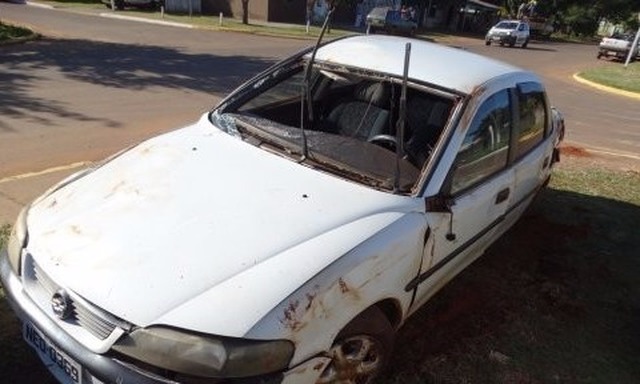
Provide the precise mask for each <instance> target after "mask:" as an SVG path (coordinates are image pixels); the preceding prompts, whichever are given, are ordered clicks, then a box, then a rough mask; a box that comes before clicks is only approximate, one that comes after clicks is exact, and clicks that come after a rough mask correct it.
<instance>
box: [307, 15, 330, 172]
mask: <svg viewBox="0 0 640 384" xmlns="http://www.w3.org/2000/svg"><path fill="white" fill-rule="evenodd" d="M333 10H334V8H333V7H332V8H331V9H329V12H327V16H326V17H325V19H324V24H323V25H322V30H321V31H320V35H319V36H318V41H316V45H315V46H314V47H313V51H312V52H311V58H310V59H309V61H308V62H307V65H306V67H305V69H304V79H303V83H302V92H303V94H302V97H301V100H300V133H301V137H302V157H301V158H300V161H304V160H305V159H306V158H307V157H308V156H309V148H308V147H307V134H306V132H305V128H304V107H305V100H306V105H307V119H308V121H309V125H311V126H313V100H312V99H311V85H310V82H311V70H312V68H313V62H314V60H315V59H316V53H317V52H318V48H319V47H320V43H321V42H322V38H323V37H324V33H325V32H326V30H327V27H328V26H329V20H330V19H331V14H332V13H333Z"/></svg>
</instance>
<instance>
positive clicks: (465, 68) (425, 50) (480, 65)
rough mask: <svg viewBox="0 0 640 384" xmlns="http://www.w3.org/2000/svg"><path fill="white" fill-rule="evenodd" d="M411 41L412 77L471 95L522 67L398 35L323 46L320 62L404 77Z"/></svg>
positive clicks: (351, 39)
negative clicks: (499, 77) (479, 87)
mask: <svg viewBox="0 0 640 384" xmlns="http://www.w3.org/2000/svg"><path fill="white" fill-rule="evenodd" d="M407 42H411V63H410V65H409V78H410V79H413V80H417V81H422V82H427V83H431V84H434V85H437V86H440V87H443V88H447V89H452V90H455V91H458V92H461V93H465V94H469V93H471V92H472V91H473V90H474V89H475V88H477V87H478V86H480V85H482V84H484V83H485V82H486V81H488V80H490V79H492V78H495V77H498V76H501V75H505V74H508V73H515V72H523V70H522V69H520V68H517V67H514V66H512V65H509V64H506V63H503V62H501V61H497V60H493V59H490V58H488V57H485V56H481V55H478V54H475V53H472V52H469V51H465V50H463V49H461V48H452V47H448V46H445V45H441V44H436V43H430V42H427V41H422V40H417V39H409V38H403V37H398V36H381V35H364V36H352V37H348V38H344V39H340V40H336V41H333V42H330V43H328V44H326V45H324V46H322V47H321V48H320V49H319V50H318V52H317V54H316V61H319V62H328V63H336V64H341V65H346V66H350V67H356V68H362V69H367V70H372V71H378V72H383V73H386V74H389V75H393V76H402V73H403V69H404V64H403V61H404V57H405V43H407Z"/></svg>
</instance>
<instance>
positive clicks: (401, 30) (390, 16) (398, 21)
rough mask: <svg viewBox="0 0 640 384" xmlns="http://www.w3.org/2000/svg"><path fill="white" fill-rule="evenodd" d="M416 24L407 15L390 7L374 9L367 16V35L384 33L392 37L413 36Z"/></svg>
mask: <svg viewBox="0 0 640 384" xmlns="http://www.w3.org/2000/svg"><path fill="white" fill-rule="evenodd" d="M417 29H418V24H417V23H416V22H415V21H414V20H413V19H412V18H411V16H410V15H409V14H408V13H403V12H401V11H398V10H395V9H392V8H391V7H376V8H374V9H372V10H371V12H369V14H368V15H367V33H368V34H369V33H376V32H378V31H385V32H386V33H388V34H392V35H407V36H413V35H415V33H416V30H417Z"/></svg>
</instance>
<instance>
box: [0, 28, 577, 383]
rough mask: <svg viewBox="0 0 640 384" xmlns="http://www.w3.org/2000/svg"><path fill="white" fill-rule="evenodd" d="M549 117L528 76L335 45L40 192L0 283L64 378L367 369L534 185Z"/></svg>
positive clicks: (369, 376)
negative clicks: (186, 122) (189, 121)
mask: <svg viewBox="0 0 640 384" xmlns="http://www.w3.org/2000/svg"><path fill="white" fill-rule="evenodd" d="M563 130H564V125H563V120H562V116H561V115H560V114H559V112H557V111H556V110H555V109H552V108H551V106H550V104H549V100H548V99H547V96H546V93H545V90H544V87H543V85H542V84H541V81H540V79H539V78H538V77H537V76H536V75H534V74H532V73H530V72H527V71H524V70H521V69H519V68H516V67H513V66H511V65H507V64H504V63H501V62H498V61H494V60H491V59H488V58H485V57H482V56H479V55H476V54H473V53H469V52H466V51H463V50H460V49H455V48H449V47H445V46H442V45H437V44H432V43H428V42H424V41H419V40H414V39H409V38H402V37H395V36H353V37H348V38H343V39H338V40H334V41H331V42H329V43H326V44H323V45H320V46H318V47H315V48H309V49H308V50H305V51H303V52H301V53H299V54H297V55H294V56H292V57H290V58H288V59H286V60H284V61H282V62H280V63H279V64H277V65H275V66H273V67H272V68H270V69H268V70H267V71H265V72H263V73H261V74H259V75H258V76H256V77H255V78H254V79H252V80H250V81H249V82H247V83H245V84H244V85H243V86H241V87H240V88H238V89H237V90H236V91H234V92H233V93H232V94H231V95H229V96H228V97H227V98H226V99H225V100H223V101H222V102H221V103H220V104H219V105H218V106H217V107H216V108H215V109H213V111H211V112H210V113H207V114H206V115H204V116H202V118H201V119H200V120H199V121H198V122H197V123H195V124H194V125H192V126H188V127H184V128H181V129H178V130H175V131H172V132H170V133H166V134H163V135H160V136H157V137H155V138H152V139H150V140H148V141H145V142H143V143H141V144H139V145H137V146H135V147H133V148H130V149H128V150H126V151H124V152H122V153H120V154H118V155H116V156H114V157H112V158H110V159H109V160H107V161H105V162H103V163H101V164H98V165H96V166H94V167H92V168H90V169H87V170H85V171H83V172H80V173H78V174H76V175H74V176H72V177H70V178H68V179H67V180H65V181H63V182H61V183H60V184H58V185H57V186H55V187H53V188H52V189H50V190H49V191H48V192H47V193H45V194H44V195H43V196H41V197H40V198H38V199H37V200H36V201H34V202H33V203H32V204H30V205H29V206H28V207H26V208H25V209H24V210H23V211H22V213H21V214H20V216H19V218H18V220H17V223H16V224H15V226H14V228H13V233H12V235H11V238H10V241H9V243H8V247H7V249H5V250H4V251H3V253H2V257H1V258H0V276H1V278H2V285H3V287H4V289H5V294H6V296H7V299H8V300H9V302H10V303H11V305H12V307H13V308H14V310H15V311H16V313H17V314H18V315H19V317H20V319H21V320H22V323H23V330H24V338H25V340H26V342H27V343H29V344H30V345H31V346H32V347H33V348H34V349H35V350H36V351H37V353H38V354H39V355H40V357H41V358H42V360H43V361H44V363H45V364H46V365H47V367H48V368H49V369H50V370H51V372H53V374H54V375H55V377H56V378H57V379H58V380H59V381H60V382H62V383H83V384H89V383H136V384H151V383H153V384H160V383H289V384H292V383H296V384H300V383H369V382H371V381H372V380H373V379H374V378H375V377H376V375H377V374H378V373H379V372H380V370H381V368H382V367H383V366H384V365H385V363H386V362H387V361H388V359H389V356H390V354H391V353H392V345H393V339H394V333H395V331H396V330H398V328H399V327H401V325H402V324H403V323H404V322H405V320H406V319H407V317H408V316H409V315H410V314H411V313H413V312H414V311H415V310H416V309H418V308H419V307H420V306H421V305H422V304H424V303H425V302H426V301H427V300H428V299H429V298H430V297H431V296H432V295H434V294H435V293H436V292H437V291H438V290H439V289H440V288H441V287H442V286H443V285H444V284H445V283H446V282H447V281H449V280H450V279H451V278H453V277H454V276H455V275H456V274H457V273H458V272H460V271H461V270H462V269H463V268H465V267H466V266H468V265H469V264H470V263H471V262H472V261H473V260H474V259H476V258H477V257H478V256H479V255H481V254H482V253H483V251H484V250H485V249H486V248H487V247H488V246H489V245H490V244H491V243H492V242H493V241H494V240H496V239H497V238H498V237H499V236H500V235H501V234H502V233H504V232H505V231H506V230H507V229H508V228H509V227H511V226H512V224H514V222H515V221H516V220H517V219H518V218H519V217H520V216H521V215H522V213H523V211H524V210H525V209H526V208H527V206H528V205H529V204H530V203H531V201H532V199H533V198H534V196H535V195H536V193H537V192H538V191H539V190H540V188H542V187H543V186H544V185H545V184H546V183H547V181H548V179H549V177H550V174H551V170H552V165H553V164H554V162H555V161H557V160H558V152H557V145H558V143H559V141H560V140H561V137H562V134H563Z"/></svg>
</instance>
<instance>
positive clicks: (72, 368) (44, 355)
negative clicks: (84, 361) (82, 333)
mask: <svg viewBox="0 0 640 384" xmlns="http://www.w3.org/2000/svg"><path fill="white" fill-rule="evenodd" d="M23 336H24V339H25V340H26V341H27V343H29V345H31V347H33V349H35V350H36V351H37V352H38V355H40V358H41V359H42V361H44V362H45V364H46V365H47V367H48V368H49V369H50V370H52V371H54V370H55V371H56V372H54V373H57V374H61V375H63V376H65V377H66V378H68V379H69V382H70V383H77V384H82V367H81V366H80V364H78V363H77V362H76V361H75V360H73V359H72V358H70V357H69V356H68V355H67V354H66V353H64V352H62V351H61V350H60V349H58V347H56V346H55V344H53V343H52V342H51V340H49V339H48V338H47V337H46V336H45V335H44V334H43V333H42V332H40V330H38V329H37V328H36V327H35V326H34V325H33V324H31V323H29V322H26V323H25V324H24V335H23ZM56 376H57V375H56Z"/></svg>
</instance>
